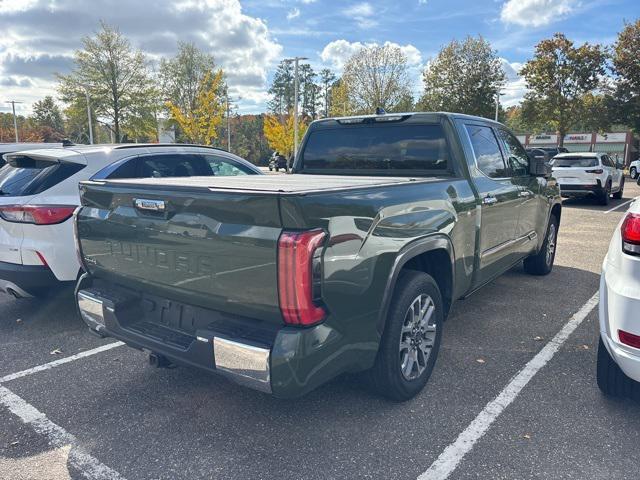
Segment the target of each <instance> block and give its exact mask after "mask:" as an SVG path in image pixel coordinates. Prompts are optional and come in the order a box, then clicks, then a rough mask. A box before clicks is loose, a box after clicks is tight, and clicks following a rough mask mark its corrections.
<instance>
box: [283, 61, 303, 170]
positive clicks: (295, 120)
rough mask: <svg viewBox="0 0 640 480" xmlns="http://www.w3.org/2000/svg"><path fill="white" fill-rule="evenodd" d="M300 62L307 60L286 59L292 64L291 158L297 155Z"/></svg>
mask: <svg viewBox="0 0 640 480" xmlns="http://www.w3.org/2000/svg"><path fill="white" fill-rule="evenodd" d="M300 60H308V58H307V57H293V58H286V59H285V60H284V61H285V62H287V63H291V62H293V64H294V69H293V158H295V157H296V156H297V155H298V63H299V62H300ZM289 163H290V160H289V159H288V158H287V172H288V171H289V168H290V165H289Z"/></svg>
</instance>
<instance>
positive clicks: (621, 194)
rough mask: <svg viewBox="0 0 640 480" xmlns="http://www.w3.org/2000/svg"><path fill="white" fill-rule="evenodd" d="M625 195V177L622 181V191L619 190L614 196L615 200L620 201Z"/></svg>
mask: <svg viewBox="0 0 640 480" xmlns="http://www.w3.org/2000/svg"><path fill="white" fill-rule="evenodd" d="M623 195H624V177H622V180H620V190H618V191H617V192H616V193H614V194H613V198H615V199H616V200H620V199H621V198H622V196H623Z"/></svg>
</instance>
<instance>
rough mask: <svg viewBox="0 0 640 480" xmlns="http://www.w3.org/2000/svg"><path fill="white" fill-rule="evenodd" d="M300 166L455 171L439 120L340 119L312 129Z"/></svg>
mask: <svg viewBox="0 0 640 480" xmlns="http://www.w3.org/2000/svg"><path fill="white" fill-rule="evenodd" d="M296 171H297V172H299V173H321V174H331V173H334V174H342V175H346V174H351V175H358V174H360V175H409V174H410V175H416V176H418V175H426V176H432V175H433V176H436V175H445V174H450V173H451V151H450V148H449V145H448V143H447V139H446V135H445V132H444V129H443V127H442V125H441V124H439V123H437V124H429V123H410V124H403V123H401V122H398V123H395V122H389V123H388V124H387V123H382V122H378V123H370V122H362V123H358V124H347V125H336V126H335V127H330V128H319V129H317V130H313V131H311V132H310V133H309V135H308V137H307V139H306V142H305V144H304V145H303V151H302V152H301V155H300V159H299V165H297V166H296Z"/></svg>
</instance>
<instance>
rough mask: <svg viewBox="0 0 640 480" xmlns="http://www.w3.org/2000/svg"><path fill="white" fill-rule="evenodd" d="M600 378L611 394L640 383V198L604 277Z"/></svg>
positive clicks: (622, 225) (609, 254) (628, 390)
mask: <svg viewBox="0 0 640 480" xmlns="http://www.w3.org/2000/svg"><path fill="white" fill-rule="evenodd" d="M599 313H600V343H599V346H598V367H597V380H598V386H599V387H600V390H602V391H603V392H604V393H606V394H608V395H614V396H629V395H631V393H632V390H634V389H637V388H638V387H640V385H638V384H637V383H636V382H640V201H638V200H636V201H635V202H634V203H632V204H631V207H630V208H629V211H628V212H627V215H626V217H625V218H624V219H623V220H622V222H621V223H620V225H619V228H617V229H616V231H615V233H614V234H613V238H612V239H611V244H610V245H609V251H608V252H607V256H606V257H605V259H604V262H603V264H602V276H601V277H600V309H599Z"/></svg>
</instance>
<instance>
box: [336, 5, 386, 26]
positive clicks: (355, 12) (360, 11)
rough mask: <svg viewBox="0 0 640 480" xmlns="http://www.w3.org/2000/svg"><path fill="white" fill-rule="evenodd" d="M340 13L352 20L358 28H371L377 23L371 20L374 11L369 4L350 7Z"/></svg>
mask: <svg viewBox="0 0 640 480" xmlns="http://www.w3.org/2000/svg"><path fill="white" fill-rule="evenodd" d="M342 13H343V14H344V15H345V16H347V17H349V18H353V19H354V20H355V21H356V22H357V23H358V26H359V27H360V28H371V27H375V26H376V25H377V24H378V21H377V20H375V19H374V18H373V17H374V15H375V10H374V8H373V7H372V6H371V4H370V3H369V2H362V3H356V4H354V5H351V6H350V7H348V8H345V9H344V10H343V11H342Z"/></svg>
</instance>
